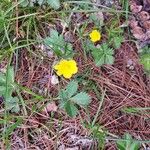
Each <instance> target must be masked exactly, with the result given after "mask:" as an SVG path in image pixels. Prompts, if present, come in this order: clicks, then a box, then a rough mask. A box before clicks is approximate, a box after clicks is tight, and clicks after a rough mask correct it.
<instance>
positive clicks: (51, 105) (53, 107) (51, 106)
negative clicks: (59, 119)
mask: <svg viewBox="0 0 150 150" xmlns="http://www.w3.org/2000/svg"><path fill="white" fill-rule="evenodd" d="M57 109H58V107H57V105H56V103H55V102H51V103H48V104H47V105H46V106H45V107H44V108H43V111H42V113H43V114H47V113H49V112H56V111H57Z"/></svg>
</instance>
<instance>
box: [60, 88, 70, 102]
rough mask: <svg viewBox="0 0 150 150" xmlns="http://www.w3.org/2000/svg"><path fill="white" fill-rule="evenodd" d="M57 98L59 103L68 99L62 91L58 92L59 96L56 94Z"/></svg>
mask: <svg viewBox="0 0 150 150" xmlns="http://www.w3.org/2000/svg"><path fill="white" fill-rule="evenodd" d="M58 98H59V99H60V100H61V101H66V100H67V99H68V95H67V92H66V91H65V90H64V89H62V90H60V91H59V94H58Z"/></svg>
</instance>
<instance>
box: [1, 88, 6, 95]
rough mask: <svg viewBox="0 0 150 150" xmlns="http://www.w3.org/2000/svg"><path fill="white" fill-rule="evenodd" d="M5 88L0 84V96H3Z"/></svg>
mask: <svg viewBox="0 0 150 150" xmlns="http://www.w3.org/2000/svg"><path fill="white" fill-rule="evenodd" d="M5 90H6V87H4V86H0V96H3V95H4V94H5Z"/></svg>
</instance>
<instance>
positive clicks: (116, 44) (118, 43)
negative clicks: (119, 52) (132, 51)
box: [113, 36, 124, 48]
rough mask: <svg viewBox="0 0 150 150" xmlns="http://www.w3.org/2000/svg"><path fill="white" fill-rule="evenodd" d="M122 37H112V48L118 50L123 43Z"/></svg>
mask: <svg viewBox="0 0 150 150" xmlns="http://www.w3.org/2000/svg"><path fill="white" fill-rule="evenodd" d="M123 39H124V38H123V36H118V37H114V38H113V41H114V47H115V48H120V46H121V43H122V42H123Z"/></svg>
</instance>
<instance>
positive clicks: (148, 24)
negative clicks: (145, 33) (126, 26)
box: [143, 20, 150, 30]
mask: <svg viewBox="0 0 150 150" xmlns="http://www.w3.org/2000/svg"><path fill="white" fill-rule="evenodd" d="M143 26H144V28H145V29H146V30H150V20H147V21H144V22H143Z"/></svg>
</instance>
